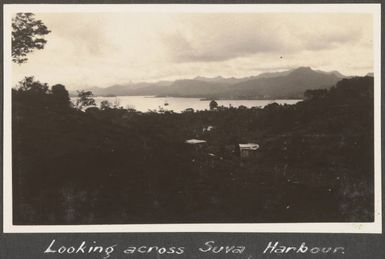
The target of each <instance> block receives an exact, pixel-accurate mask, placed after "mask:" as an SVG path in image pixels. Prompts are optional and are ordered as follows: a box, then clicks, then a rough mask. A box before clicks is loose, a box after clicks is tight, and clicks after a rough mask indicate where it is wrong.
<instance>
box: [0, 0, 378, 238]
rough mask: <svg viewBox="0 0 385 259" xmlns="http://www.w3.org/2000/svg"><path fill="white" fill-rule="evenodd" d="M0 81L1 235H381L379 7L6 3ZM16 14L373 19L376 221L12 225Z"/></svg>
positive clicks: (342, 5) (372, 5)
mask: <svg viewBox="0 0 385 259" xmlns="http://www.w3.org/2000/svg"><path fill="white" fill-rule="evenodd" d="M3 7H4V11H3V12H4V13H3V17H4V18H3V19H4V20H3V22H4V23H3V24H4V28H3V32H4V48H3V51H4V52H3V54H4V71H3V72H4V74H3V75H4V81H3V98H4V99H3V101H4V110H3V118H4V119H3V143H4V144H3V232H4V233H91V232H98V233H100V232H115V233H117V232H228V233H241V232H249V233H258V232H270V233H373V234H375V233H376V234H380V233H382V198H381V197H382V194H381V193H382V191H381V181H382V180H381V4H167V5H165V4H124V5H121V4H5V5H4V6H3ZM16 12H35V13H37V12H40V13H44V12H49V13H55V12H56V13H69V12H99V13H102V12H103V13H105V12H139V13H140V12H143V13H146V12H147V13H148V12H150V13H151V12H157V13H162V12H163V13H172V12H178V13H194V12H196V13H213V12H221V13H262V12H263V13H367V14H372V15H373V27H372V28H373V60H374V65H373V68H374V70H373V72H374V136H375V137H374V168H375V170H374V171H375V172H374V174H375V175H374V192H375V199H374V209H375V213H374V222H369V223H366V222H349V223H345V222H343V223H316V222H315V223H252V224H124V225H120V224H112V225H110V224H101V225H33V226H32V225H31V226H30V225H22V226H21V225H13V222H12V118H11V115H12V108H11V107H12V103H11V100H12V98H11V88H12V66H11V64H12V58H11V16H12V14H13V13H16Z"/></svg>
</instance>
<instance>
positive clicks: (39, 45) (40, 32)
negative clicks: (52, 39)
mask: <svg viewBox="0 0 385 259" xmlns="http://www.w3.org/2000/svg"><path fill="white" fill-rule="evenodd" d="M50 32H51V31H49V30H48V28H47V26H45V25H44V23H43V22H42V21H41V20H36V19H35V17H34V14H33V13H17V14H16V17H15V18H13V19H12V61H13V62H15V63H18V64H22V63H25V62H26V61H27V60H28V59H27V57H26V56H27V54H28V53H30V52H32V51H33V50H34V49H43V48H44V45H45V44H46V43H47V40H45V39H44V36H45V35H47V34H48V33H50Z"/></svg>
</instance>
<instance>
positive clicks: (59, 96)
mask: <svg viewBox="0 0 385 259" xmlns="http://www.w3.org/2000/svg"><path fill="white" fill-rule="evenodd" d="M51 92H52V95H53V98H54V100H55V104H56V106H58V107H69V106H70V103H71V102H70V97H69V94H68V91H67V90H66V88H65V86H64V85H61V84H56V85H53V86H52V87H51Z"/></svg>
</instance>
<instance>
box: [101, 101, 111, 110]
mask: <svg viewBox="0 0 385 259" xmlns="http://www.w3.org/2000/svg"><path fill="white" fill-rule="evenodd" d="M111 105H112V104H111V103H110V102H109V101H107V100H104V101H102V102H101V103H100V109H101V110H108V109H111Z"/></svg>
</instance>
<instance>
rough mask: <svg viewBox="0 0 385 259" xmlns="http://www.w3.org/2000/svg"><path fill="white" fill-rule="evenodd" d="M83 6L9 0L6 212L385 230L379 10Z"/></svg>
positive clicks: (20, 221) (132, 221)
mask: <svg viewBox="0 0 385 259" xmlns="http://www.w3.org/2000/svg"><path fill="white" fill-rule="evenodd" d="M78 6H79V8H77V7H76V5H71V6H67V7H66V6H65V5H57V6H54V7H53V6H48V5H40V7H39V6H36V5H24V6H23V7H20V6H17V5H12V6H9V8H7V9H6V16H5V22H4V26H5V28H4V31H5V32H7V33H6V34H5V36H4V38H5V46H6V45H7V44H8V47H9V48H5V51H4V53H5V54H4V56H5V66H6V67H7V68H6V70H5V74H4V75H5V82H6V83H5V85H4V96H5V106H6V107H8V108H5V116H6V113H7V111H9V122H10V124H7V123H5V126H4V127H5V128H6V129H5V130H4V134H5V136H4V139H7V141H5V151H4V152H5V153H7V154H8V155H6V156H5V160H9V161H8V162H9V163H6V164H5V168H4V172H5V183H4V188H5V189H4V190H5V194H4V200H5V201H4V202H5V205H6V206H5V209H4V214H7V215H8V216H5V219H4V220H5V221H7V220H10V222H8V225H12V226H16V227H17V226H73V225H76V226H85V227H87V226H90V225H100V226H107V225H124V226H127V227H128V228H127V229H126V230H128V231H129V226H130V225H138V224H140V225H149V226H150V225H151V224H166V225H171V226H174V227H177V226H178V224H188V225H190V224H192V225H191V226H194V225H196V226H199V225H200V224H214V223H215V224H219V225H220V226H226V224H232V225H233V226H235V227H234V229H233V230H234V231H237V228H236V226H237V224H240V223H242V224H250V226H253V228H250V229H254V230H255V231H258V226H259V225H260V224H276V223H280V224H283V225H281V226H285V224H287V225H288V226H290V225H293V223H296V224H298V223H333V224H337V223H338V224H337V225H335V226H345V225H344V224H345V223H359V224H362V226H364V223H368V224H369V225H370V224H374V223H376V224H377V225H376V226H380V227H379V229H377V230H378V231H381V225H378V219H380V218H379V217H380V215H381V213H380V212H381V210H379V207H378V199H380V201H379V202H381V197H380V196H378V192H380V191H381V189H380V188H381V184H380V173H381V172H380V170H381V168H380V166H379V163H380V149H376V145H377V144H379V145H380V143H381V139H380V138H379V136H380V132H379V131H378V130H379V124H380V121H378V118H379V113H380V104H379V103H378V102H377V101H378V100H379V99H378V98H379V95H380V85H379V83H380V81H379V80H380V74H379V71H380V63H379V57H380V50H379V45H378V42H379V35H380V30H379V27H377V26H379V20H378V13H379V10H380V9H379V8H376V6H371V5H364V6H363V7H362V8H360V6H359V5H349V6H350V7H355V8H353V11H349V10H350V9H349V8H344V7H343V5H331V7H330V10H333V11H328V10H327V8H326V7H325V6H324V7H323V8H321V9H319V10H320V11H316V9H314V8H315V7H314V6H313V7H312V8H313V9H311V8H308V9H309V10H308V9H306V5H301V6H300V7H304V8H303V9H301V8H298V7H297V8H293V9H290V8H289V7H288V8H287V9H286V11H279V12H278V11H274V8H276V7H277V6H285V5H276V6H275V7H271V6H270V7H268V9H266V10H264V9H263V8H267V7H262V6H260V5H251V6H250V5H246V6H245V5H244V6H242V5H236V6H237V8H233V9H231V8H230V9H229V8H227V9H226V7H225V6H223V5H217V6H215V5H214V6H213V5H210V6H208V7H207V6H206V7H205V6H204V5H203V6H199V5H198V6H195V7H193V6H190V5H183V6H173V5H168V6H161V7H160V6H152V5H147V6H140V5H139V7H138V6H136V7H135V6H130V5H123V6H120V5H116V6H108V8H105V7H103V5H98V6H94V5H90V6H89V7H88V8H89V9H87V7H85V6H82V5H78ZM326 6H327V5H326ZM286 7H287V5H286ZM332 7H333V8H334V9H333V8H332ZM377 7H378V6H377ZM39 8H40V9H39ZM93 8H94V9H93ZM269 8H270V9H269ZM289 10H292V11H289ZM336 10H337V11H336ZM359 10H362V11H359ZM376 11H378V13H377V12H376ZM7 18H8V20H7ZM7 40H8V41H7ZM377 97H378V98H377ZM7 105H9V106H7ZM7 127H9V128H7ZM7 134H9V135H7ZM8 140H9V141H8ZM7 143H8V144H9V145H7ZM376 143H377V144H376ZM7 164H8V165H9V166H10V167H9V168H6V166H7ZM7 177H8V178H7ZM376 193H377V194H376ZM6 200H7V201H6ZM7 204H8V205H9V207H7ZM376 204H377V205H376ZM339 224H341V225H339ZM299 225H301V224H299ZM311 226H312V225H311V224H310V225H307V228H308V229H309V230H311ZM347 226H354V225H347ZM171 229H172V228H171ZM336 229H342V228H338V227H337V228H335V229H334V231H339V230H336ZM372 229H373V228H372ZM181 230H183V229H180V230H179V231H181ZM201 230H202V229H201ZM203 230H204V229H203ZM212 230H213V229H211V231H212ZM356 230H357V231H360V229H358V228H357V229H356ZM165 231H167V230H165ZM214 231H215V230H214ZM219 231H220V230H219ZM331 231H333V229H331ZM341 231H343V230H341ZM350 231H353V230H352V229H351V230H350ZM371 231H373V230H371Z"/></svg>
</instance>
